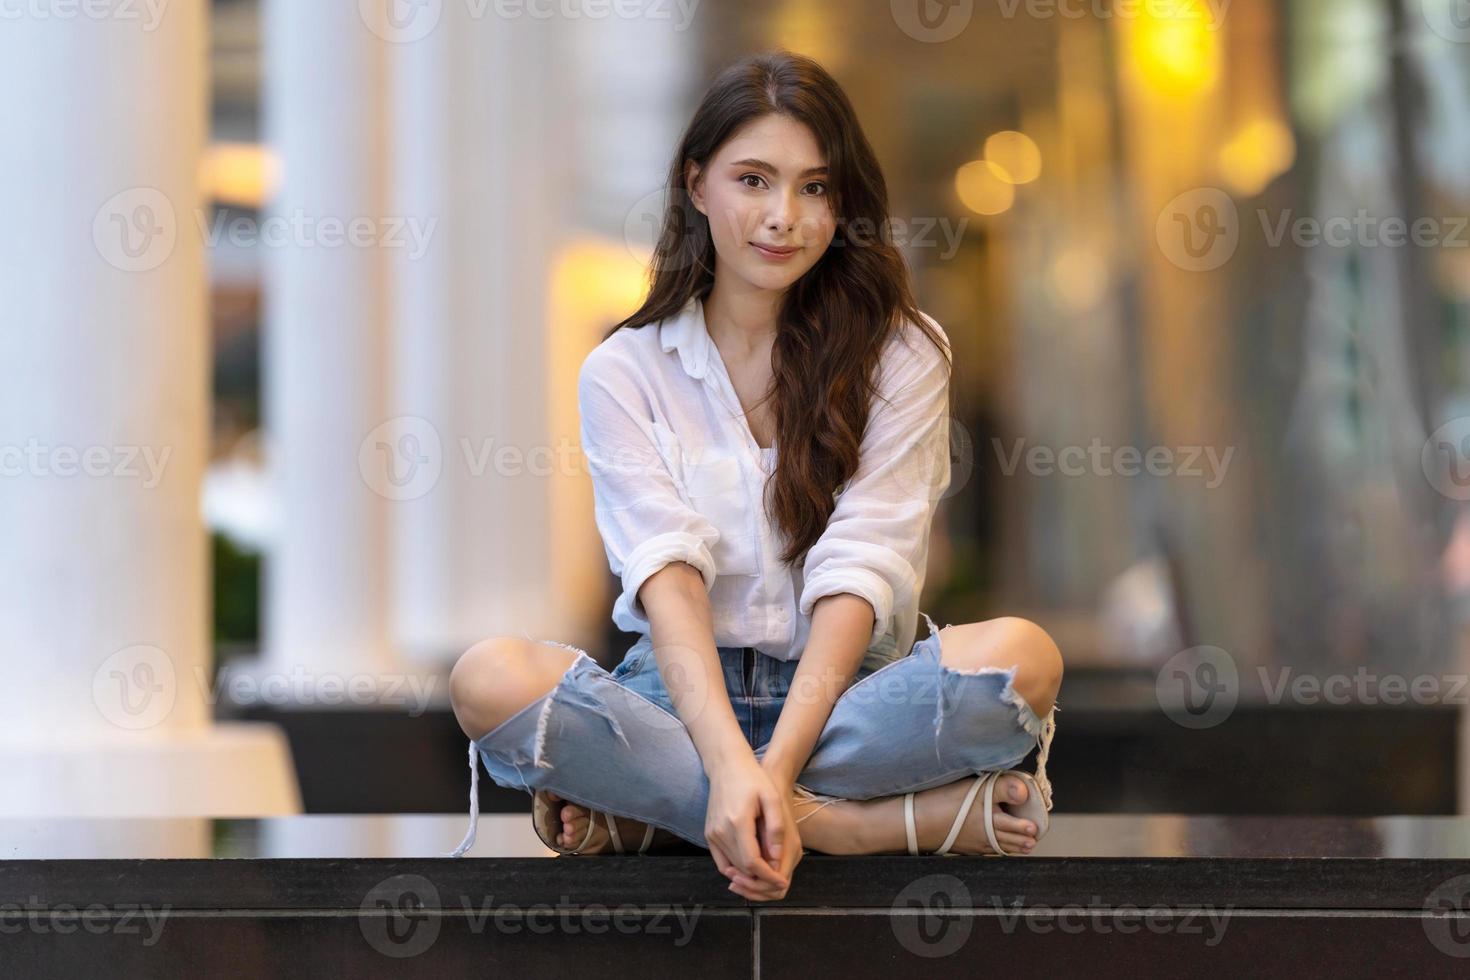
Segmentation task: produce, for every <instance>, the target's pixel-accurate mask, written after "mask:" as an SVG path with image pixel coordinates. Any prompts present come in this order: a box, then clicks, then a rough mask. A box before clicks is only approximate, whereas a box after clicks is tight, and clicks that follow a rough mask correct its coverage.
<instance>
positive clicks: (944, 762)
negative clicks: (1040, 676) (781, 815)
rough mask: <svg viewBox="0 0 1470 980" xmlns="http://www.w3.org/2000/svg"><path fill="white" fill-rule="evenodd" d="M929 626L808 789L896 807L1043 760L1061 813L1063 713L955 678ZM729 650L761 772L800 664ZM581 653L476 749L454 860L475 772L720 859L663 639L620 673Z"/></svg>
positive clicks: (869, 682)
mask: <svg viewBox="0 0 1470 980" xmlns="http://www.w3.org/2000/svg"><path fill="white" fill-rule="evenodd" d="M922 615H923V617H924V621H925V622H926V623H927V624H928V626H929V636H928V637H926V638H925V639H923V640H920V641H919V642H917V643H915V644H914V646H913V649H912V650H911V651H910V652H909V654H908V656H904V657H899V658H898V659H896V660H891V661H889V662H887V663H884V664H882V665H881V666H873V665H872V663H871V661H865V663H864V665H863V667H862V668H860V669H859V670H858V672H857V675H856V678H855V680H854V682H853V684H852V686H850V687H849V688H848V689H847V690H846V691H844V692H843V693H842V695H841V696H840V697H839V698H838V699H837V702H836V704H835V705H834V706H833V709H832V713H831V715H830V716H829V718H828V720H827V724H826V726H825V727H824V728H823V729H822V733H821V735H820V736H819V738H818V740H817V744H816V747H815V748H814V749H813V751H812V755H811V758H810V759H809V760H808V761H807V764H806V768H804V769H803V770H802V771H801V773H800V775H798V777H797V785H798V786H799V787H801V788H803V789H804V790H805V791H807V792H808V793H809V794H811V796H812V797H815V798H821V799H824V800H827V801H837V800H844V799H848V800H866V799H874V798H877V797H884V796H893V795H896V794H902V793H908V792H917V791H919V790H925V789H931V788H933V787H935V786H943V785H944V784H946V783H950V782H953V781H955V780H956V779H961V778H963V777H965V776H968V775H973V774H976V773H981V772H990V771H993V770H1004V769H1009V768H1012V767H1013V766H1015V765H1017V764H1019V763H1020V762H1021V761H1022V760H1023V759H1025V758H1026V756H1027V755H1028V754H1029V753H1030V751H1031V748H1032V747H1033V746H1038V747H1039V750H1040V751H1039V754H1038V756H1037V764H1036V781H1037V786H1038V788H1039V789H1040V790H1041V793H1042V796H1043V798H1044V800H1045V802H1046V805H1047V807H1048V809H1050V807H1051V784H1050V782H1049V780H1048V779H1047V778H1046V757H1047V753H1048V751H1049V749H1050V747H1051V737H1052V734H1053V733H1054V732H1055V730H1056V722H1055V717H1054V716H1055V711H1056V709H1055V708H1053V709H1052V713H1051V714H1049V715H1048V717H1047V718H1046V719H1045V720H1043V719H1041V718H1039V717H1037V715H1036V712H1035V711H1034V710H1033V709H1032V708H1031V706H1030V705H1029V704H1028V703H1027V702H1026V700H1025V699H1024V698H1022V697H1021V696H1020V695H1019V694H1018V693H1017V692H1016V690H1015V687H1014V683H1013V681H1014V678H1015V672H1016V668H1015V667H1010V668H1001V667H984V668H981V669H980V670H977V671H961V670H956V669H954V668H951V667H948V666H945V665H943V664H942V663H941V662H940V644H939V628H938V627H936V626H935V625H934V621H933V620H932V619H930V618H929V615H928V614H927V613H922ZM556 645H559V646H564V647H565V646H566V645H565V644H556ZM567 648H568V649H572V650H576V648H575V647H567ZM717 650H718V652H719V656H720V663H721V665H722V666H723V668H724V677H725V687H726V689H727V691H728V692H729V696H730V703H731V706H732V707H733V708H734V709H735V717H736V719H737V720H738V721H739V723H740V728H741V731H742V732H743V733H744V734H745V737H746V740H747V741H748V742H749V743H750V745H751V747H752V749H753V750H754V753H755V756H756V758H761V757H763V756H764V754H765V750H766V748H767V747H768V745H769V743H770V740H771V735H772V732H773V731H774V730H775V727H776V720H777V718H778V717H779V716H780V713H781V708H782V706H783V705H784V704H785V702H786V698H787V696H788V694H789V693H790V690H791V685H792V679H793V677H794V676H795V674H796V670H797V666H798V661H796V660H792V661H783V660H777V659H775V658H773V657H768V656H766V655H765V654H763V653H760V652H759V651H757V650H755V649H754V648H753V647H718V648H717ZM576 652H577V653H578V656H577V658H576V660H575V661H574V662H573V663H572V665H571V666H570V667H569V668H567V671H566V673H565V674H563V675H562V678H561V680H560V681H559V682H558V683H557V685H556V687H555V688H553V689H552V690H551V691H550V692H549V693H547V694H546V695H543V696H542V697H541V698H538V699H537V700H535V701H533V702H531V703H530V704H528V705H526V706H525V707H524V708H522V709H521V710H520V711H518V712H516V713H515V714H514V715H512V716H511V717H510V718H508V719H506V720H505V721H504V722H502V723H501V724H500V725H498V726H496V727H495V728H494V729H492V730H491V731H489V732H487V733H486V734H485V735H483V736H481V737H480V738H479V739H477V740H475V741H473V742H471V743H470V748H469V763H470V772H471V780H470V828H469V832H468V833H467V834H466V835H465V839H464V841H463V842H462V843H461V844H460V846H459V847H458V848H456V849H455V850H454V851H453V852H452V853H451V856H459V855H461V854H463V853H464V852H465V851H467V850H469V848H470V847H471V846H472V845H473V843H474V838H475V829H476V823H477V819H478V809H479V808H478V805H477V800H478V779H479V768H478V765H477V762H483V763H484V765H485V770H486V771H487V772H488V773H489V774H490V778H491V779H493V780H494V781H495V782H496V783H497V784H499V785H501V786H505V787H508V788H513V789H523V790H525V791H526V792H528V793H535V792H538V791H540V790H550V791H552V792H554V793H555V794H556V795H557V796H560V797H562V798H563V799H566V800H570V801H571V802H573V803H576V804H579V805H581V806H584V807H588V808H590V809H593V810H602V811H604V812H606V813H611V814H614V815H616V816H620V817H628V818H631V819H634V820H639V821H642V822H643V823H647V824H651V825H653V826H655V827H661V828H663V829H664V830H667V831H669V832H670V833H673V834H675V835H677V836H679V837H681V838H683V839H684V840H686V841H690V842H692V843H694V844H697V845H698V846H700V847H706V848H707V847H708V846H709V845H708V842H707V841H706V840H705V837H704V822H705V810H706V807H707V805H708V801H709V778H708V777H707V775H706V774H705V771H704V766H703V763H702V762H701V760H700V757H699V753H698V751H697V750H696V748H695V745H694V742H693V740H692V739H691V738H690V736H689V730H688V729H687V728H686V727H685V725H684V723H683V721H681V720H680V718H679V715H678V713H677V712H676V710H675V708H674V703H673V700H672V699H671V698H670V697H669V693H668V691H667V690H666V689H665V687H664V681H663V678H662V676H661V674H660V671H659V669H658V664H657V662H656V660H655V658H654V655H653V643H652V640H651V638H650V637H648V636H647V635H644V636H642V637H640V638H639V640H638V642H637V643H635V644H634V645H633V647H632V649H630V650H629V651H628V655H627V656H626V657H624V659H623V661H622V663H620V664H619V665H618V666H617V667H616V668H615V669H614V670H612V671H611V672H609V671H607V670H605V669H604V668H603V667H602V666H601V665H599V664H598V663H597V661H595V660H593V659H592V658H591V657H590V656H588V655H587V654H586V653H585V652H583V651H581V650H577V651H576Z"/></svg>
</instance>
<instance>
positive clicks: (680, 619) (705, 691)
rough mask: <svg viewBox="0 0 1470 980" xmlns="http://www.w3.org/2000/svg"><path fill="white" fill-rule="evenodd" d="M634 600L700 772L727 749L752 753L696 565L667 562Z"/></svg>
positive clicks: (724, 756) (726, 754)
mask: <svg viewBox="0 0 1470 980" xmlns="http://www.w3.org/2000/svg"><path fill="white" fill-rule="evenodd" d="M638 601H639V602H640V603H641V604H642V606H643V608H644V609H645V610H646V611H647V613H648V621H649V624H650V625H651V627H652V631H651V634H650V635H651V637H652V639H653V653H654V657H655V658H656V661H657V663H658V667H659V671H660V673H661V674H662V676H663V681H664V687H666V688H667V689H668V692H669V696H670V698H672V699H673V702H674V708H675V709H676V710H677V711H678V713H679V718H680V720H682V721H683V722H684V724H685V726H686V727H687V728H688V729H689V734H690V737H691V738H693V740H694V746H695V748H697V749H698V750H699V757H700V759H701V760H703V762H704V769H705V772H706V773H709V772H710V771H711V769H712V768H715V767H718V766H719V765H721V764H722V763H723V762H726V761H728V760H729V757H730V756H731V754H732V753H748V754H750V755H751V756H752V758H753V757H754V753H753V752H752V750H751V748H750V745H749V743H747V742H746V740H745V736H744V735H743V734H742V733H741V731H740V724H739V722H737V721H736V719H735V709H734V708H733V707H732V706H731V704H730V694H729V691H728V690H727V689H726V687H725V673H724V670H723V668H722V667H721V665H720V655H719V652H718V651H717V650H716V649H715V641H714V623H713V619H712V617H711V615H710V605H709V593H708V592H706V591H705V588H704V582H703V580H702V579H701V578H700V575H699V571H698V569H696V568H695V567H694V566H693V565H690V564H688V563H687V562H682V561H675V562H669V564H667V565H665V566H664V567H663V568H661V569H660V570H659V571H657V572H655V573H654V574H653V575H651V576H649V578H648V580H647V581H646V582H644V583H643V587H642V588H641V589H639V590H638Z"/></svg>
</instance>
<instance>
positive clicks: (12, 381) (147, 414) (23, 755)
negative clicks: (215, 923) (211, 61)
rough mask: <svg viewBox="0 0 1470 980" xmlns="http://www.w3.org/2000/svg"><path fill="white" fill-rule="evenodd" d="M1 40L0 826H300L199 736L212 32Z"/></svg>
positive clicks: (255, 737) (266, 748)
mask: <svg viewBox="0 0 1470 980" xmlns="http://www.w3.org/2000/svg"><path fill="white" fill-rule="evenodd" d="M135 14H136V16H123V15H122V13H121V12H119V13H118V15H117V16H115V17H111V18H108V19H103V20H89V22H87V23H81V24H78V23H73V22H72V19H71V18H61V17H54V16H29V15H26V14H24V13H22V14H20V15H19V16H16V17H13V18H8V19H7V20H6V23H5V27H4V29H3V30H0V87H3V90H4V91H5V92H6V93H7V95H6V98H5V99H3V100H0V127H3V129H4V131H5V132H6V133H8V134H10V136H9V138H7V139H5V140H3V141H0V173H3V174H5V180H4V182H3V184H0V199H3V204H4V207H3V210H4V213H5V215H6V220H5V221H4V222H3V223H0V295H3V296H4V298H5V306H6V312H5V323H4V326H3V328H0V372H4V377H0V527H3V531H0V535H3V542H4V543H3V545H0V664H3V666H4V675H5V681H6V685H5V686H6V698H5V705H6V717H5V724H4V725H3V726H0V773H3V776H0V779H3V782H4V787H5V790H4V793H3V794H0V815H27V816H30V815H105V816H114V815H157V816H179V815H205V814H220V815H247V814H273V813H285V812H291V811H293V810H296V809H299V801H298V798H297V794H296V788H295V782H294V778H293V776H292V772H291V763H290V756H289V753H288V751H287V748H286V746H285V743H284V740H283V739H282V738H281V736H280V735H279V733H278V732H277V731H276V730H274V729H272V728H269V727H267V726H241V725H212V724H211V721H210V707H209V706H210V704H211V699H212V689H211V686H210V671H209V665H210V646H209V645H210V629H209V598H208V596H209V580H210V570H209V565H208V558H207V556H208V551H207V545H208V542H207V538H206V534H205V530H204V525H203V522H202V519H201V515H200V490H201V481H202V474H203V469H204V465H205V459H206V455H207V447H208V426H209V412H210V406H209V380H208V377H209V376H208V355H209V343H208V335H207V331H206V315H205V276H204V264H203V241H202V238H201V236H200V234H199V232H198V227H199V226H198V217H199V214H200V200H199V194H198V189H197V186H196V171H197V167H198V160H199V154H200V149H201V145H202V142H203V139H204V129H205V119H206V82H205V71H204V67H205V66H204V55H205V52H206V51H207V49H208V45H207V44H206V38H205V28H206V14H205V5H204V3H203V2H202V0H178V2H175V3H172V4H170V5H169V6H168V7H167V9H166V11H160V12H159V13H158V15H157V19H156V20H155V19H153V14H151V13H148V12H146V11H144V10H143V9H142V8H140V9H139V10H137V11H136V12H135Z"/></svg>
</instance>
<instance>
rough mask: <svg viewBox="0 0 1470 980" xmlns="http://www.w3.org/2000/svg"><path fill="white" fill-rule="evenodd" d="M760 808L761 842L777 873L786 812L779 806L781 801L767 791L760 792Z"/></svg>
mask: <svg viewBox="0 0 1470 980" xmlns="http://www.w3.org/2000/svg"><path fill="white" fill-rule="evenodd" d="M761 809H762V813H761V817H762V819H761V827H760V836H761V844H762V846H763V847H764V848H765V854H767V855H769V857H770V858H771V863H772V865H773V867H774V868H775V869H777V873H778V874H779V869H780V867H781V848H782V846H783V845H784V844H785V842H786V813H785V811H784V810H782V808H781V801H780V800H778V799H776V797H775V795H774V794H768V793H763V794H761Z"/></svg>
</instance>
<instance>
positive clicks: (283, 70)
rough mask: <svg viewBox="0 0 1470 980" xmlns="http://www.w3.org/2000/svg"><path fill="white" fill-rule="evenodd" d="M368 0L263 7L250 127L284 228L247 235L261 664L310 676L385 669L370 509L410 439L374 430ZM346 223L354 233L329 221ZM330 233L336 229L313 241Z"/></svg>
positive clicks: (382, 376) (379, 388)
mask: <svg viewBox="0 0 1470 980" xmlns="http://www.w3.org/2000/svg"><path fill="white" fill-rule="evenodd" d="M372 7H373V5H372V4H366V3H364V4H358V3H301V2H299V0H267V2H266V3H265V4H264V8H263V36H264V48H265V72H264V91H263V99H262V110H263V123H264V129H265V134H266V139H267V142H268V144H269V145H270V146H271V147H272V149H273V151H274V152H275V153H276V154H277V156H278V158H279V160H280V183H279V185H278V187H277V189H276V193H275V195H274V199H273V201H272V202H271V204H270V205H269V208H270V212H271V217H274V218H275V219H277V222H278V223H279V225H280V226H281V227H285V228H290V229H291V231H290V232H289V233H288V234H286V235H285V236H284V240H279V241H274V242H271V243H263V247H262V252H263V258H264V267H263V278H264V294H265V331H264V372H263V373H264V381H265V415H266V419H267V423H266V431H267V433H268V434H269V458H270V469H271V473H272V479H273V481H274V483H275V487H276V493H277V501H278V507H279V518H280V519H279V521H278V524H277V539H276V541H275V544H274V547H273V548H272V550H271V552H270V556H269V559H268V561H267V563H266V566H265V570H266V580H267V581H266V588H265V603H264V609H263V618H264V624H263V626H264V647H265V657H264V664H263V665H262V666H263V668H264V669H265V670H266V671H267V672H271V673H277V672H284V673H288V674H302V675H305V676H306V677H307V678H308V679H309V680H310V681H312V682H314V683H320V682H321V681H322V680H324V679H331V680H332V682H333V683H336V682H337V679H338V678H346V679H349V680H350V679H352V678H354V677H360V676H371V675H373V674H378V673H381V672H382V671H383V670H384V669H385V668H386V667H388V666H389V665H390V664H391V647H390V644H389V635H388V622H389V608H390V607H389V593H388V574H389V573H388V563H389V556H388V552H387V529H386V516H387V511H386V508H387V506H388V503H389V500H390V498H391V497H392V495H393V494H394V493H395V492H396V490H397V489H398V487H397V483H396V482H395V481H399V480H402V479H405V477H404V473H407V474H408V475H407V477H406V479H407V480H408V482H409V483H410V484H411V483H412V482H413V481H414V480H415V479H419V478H420V476H419V475H418V471H417V470H416V469H415V467H417V465H418V464H417V462H416V460H417V457H418V455H419V454H418V452H417V450H415V449H414V448H413V441H412V440H413V436H414V434H413V433H404V432H400V431H398V430H397V429H396V427H394V426H392V425H389V426H388V427H386V428H383V427H382V426H383V424H384V423H385V422H387V421H388V419H387V415H386V400H385V383H386V365H385V333H384V329H385V328H384V323H385V308H386V304H387V295H388V294H387V291H386V289H385V286H384V273H385V264H384V261H383V258H382V253H383V249H382V248H381V247H380V245H379V242H380V241H381V239H382V237H383V236H384V235H385V233H386V232H387V230H388V229H387V225H386V223H385V222H384V221H383V204H384V193H385V179H386V178H385V173H386V164H385V153H386V149H387V147H386V143H385V139H386V128H385V123H384V102H383V99H384V84H385V83H384V44H385V42H384V40H383V38H382V31H383V27H382V25H381V24H378V25H375V24H370V23H368V22H367V20H366V18H368V17H370V16H372ZM375 27H376V28H378V31H377V32H375V30H374V28H375ZM354 226H356V227H358V228H360V229H366V233H365V234H359V235H358V236H356V237H352V236H346V235H343V234H342V232H341V230H340V229H350V228H352V227H354ZM329 228H337V229H339V231H338V232H337V234H336V235H334V236H333V237H331V238H329V237H328V229H329ZM405 440H407V441H405ZM400 447H404V448H406V449H407V450H408V452H407V453H406V456H407V458H399V449H400ZM405 467H406V469H405Z"/></svg>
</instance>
